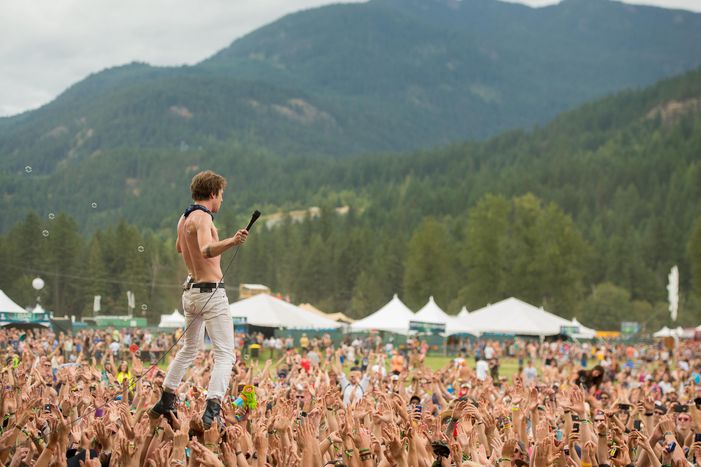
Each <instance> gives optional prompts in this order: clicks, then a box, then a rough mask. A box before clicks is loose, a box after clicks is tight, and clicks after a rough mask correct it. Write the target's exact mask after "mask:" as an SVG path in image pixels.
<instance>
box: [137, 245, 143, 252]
mask: <svg viewBox="0 0 701 467" xmlns="http://www.w3.org/2000/svg"><path fill="white" fill-rule="evenodd" d="M137 250H139V253H143V252H144V247H143V245H139V248H137Z"/></svg>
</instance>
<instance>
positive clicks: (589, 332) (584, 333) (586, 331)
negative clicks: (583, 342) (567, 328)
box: [571, 318, 596, 339]
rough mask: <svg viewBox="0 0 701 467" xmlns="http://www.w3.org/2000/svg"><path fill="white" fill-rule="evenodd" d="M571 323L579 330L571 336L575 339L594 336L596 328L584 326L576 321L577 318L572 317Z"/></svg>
mask: <svg viewBox="0 0 701 467" xmlns="http://www.w3.org/2000/svg"><path fill="white" fill-rule="evenodd" d="M571 325H572V326H576V327H578V328H579V332H578V333H577V334H575V335H573V336H572V337H574V338H575V339H593V338H595V337H596V330H594V329H592V328H588V327H586V326H585V325H583V324H582V323H580V322H579V321H577V318H574V319H572V324H571Z"/></svg>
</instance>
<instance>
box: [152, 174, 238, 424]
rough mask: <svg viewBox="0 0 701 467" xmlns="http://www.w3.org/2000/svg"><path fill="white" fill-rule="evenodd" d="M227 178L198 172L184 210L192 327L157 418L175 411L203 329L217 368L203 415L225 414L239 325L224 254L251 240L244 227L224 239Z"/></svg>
mask: <svg viewBox="0 0 701 467" xmlns="http://www.w3.org/2000/svg"><path fill="white" fill-rule="evenodd" d="M225 188H226V180H225V179H224V177H222V176H221V175H217V174H215V173H214V172H211V171H205V172H200V173H198V174H197V175H195V176H194V177H193V179H192V183H191V185H190V191H191V192H192V199H193V200H194V201H195V204H193V205H191V206H190V207H189V208H187V209H186V210H185V213H184V214H183V215H182V217H180V220H179V221H178V239H177V241H176V249H177V250H178V253H180V254H181V255H182V256H183V260H185V264H186V265H187V270H188V272H189V273H190V277H189V278H188V281H187V282H186V283H185V284H184V289H185V290H184V291H183V310H184V311H185V319H186V324H187V327H186V329H187V331H186V332H185V336H184V337H183V339H184V344H183V347H182V348H181V349H180V351H179V352H178V354H177V355H176V356H175V358H174V359H173V361H172V362H171V364H170V367H169V368H168V374H167V375H166V378H165V381H164V382H163V393H162V394H161V399H160V400H159V401H158V402H157V403H156V405H154V406H153V407H152V408H151V409H150V410H149V415H150V416H151V417H152V418H158V417H160V416H161V415H164V416H166V417H170V416H172V415H173V413H174V412H175V411H176V407H175V402H176V397H175V393H176V391H177V389H178V385H180V381H181V380H182V378H183V376H184V375H185V372H186V371H187V369H188V368H189V367H190V365H191V364H192V362H193V361H194V360H195V358H196V357H197V354H198V353H199V350H200V347H201V346H202V342H203V340H204V330H205V328H206V329H207V334H208V335H209V337H210V338H211V340H212V348H213V353H214V368H213V370H212V376H211V377H210V381H209V388H208V390H207V407H206V409H205V411H204V414H203V415H202V422H203V424H204V426H205V429H208V428H209V427H210V426H211V424H212V422H213V421H214V420H215V419H219V418H220V415H219V413H220V410H221V404H222V401H223V398H224V396H225V394H226V390H227V388H228V387H229V380H230V378H231V367H232V366H233V364H234V358H235V356H234V327H233V324H232V322H231V317H230V316H229V301H228V299H227V298H226V291H225V290H224V284H223V283H222V282H221V281H222V279H223V276H222V271H221V265H220V255H221V254H222V253H224V252H225V251H226V250H228V249H229V248H231V247H233V246H236V245H241V244H242V243H243V242H245V241H246V237H247V236H248V231H246V230H245V229H242V230H239V231H238V232H236V234H235V235H234V236H233V237H229V238H225V239H223V240H219V235H218V234H217V229H216V228H215V227H214V223H213V218H214V216H213V214H212V213H215V212H218V211H219V209H220V208H221V204H222V201H223V193H224V189H225Z"/></svg>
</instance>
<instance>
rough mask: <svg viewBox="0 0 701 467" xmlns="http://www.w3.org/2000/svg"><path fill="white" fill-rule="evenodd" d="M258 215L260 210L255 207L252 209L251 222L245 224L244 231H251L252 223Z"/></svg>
mask: <svg viewBox="0 0 701 467" xmlns="http://www.w3.org/2000/svg"><path fill="white" fill-rule="evenodd" d="M259 217H260V211H259V210H257V209H256V210H255V211H253V215H252V216H251V222H249V223H248V226H246V231H248V232H250V231H251V227H253V223H254V222H255V221H257V220H258V218H259Z"/></svg>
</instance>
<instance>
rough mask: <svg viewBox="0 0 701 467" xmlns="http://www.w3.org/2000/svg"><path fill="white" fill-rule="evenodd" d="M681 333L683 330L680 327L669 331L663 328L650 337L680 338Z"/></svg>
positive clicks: (665, 327)
mask: <svg viewBox="0 0 701 467" xmlns="http://www.w3.org/2000/svg"><path fill="white" fill-rule="evenodd" d="M683 333H684V330H683V329H682V328H681V327H678V328H676V329H669V328H668V327H667V326H664V327H663V328H662V329H660V330H659V331H657V332H656V333H654V334H653V335H652V337H681V335H682V334H683Z"/></svg>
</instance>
